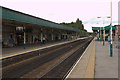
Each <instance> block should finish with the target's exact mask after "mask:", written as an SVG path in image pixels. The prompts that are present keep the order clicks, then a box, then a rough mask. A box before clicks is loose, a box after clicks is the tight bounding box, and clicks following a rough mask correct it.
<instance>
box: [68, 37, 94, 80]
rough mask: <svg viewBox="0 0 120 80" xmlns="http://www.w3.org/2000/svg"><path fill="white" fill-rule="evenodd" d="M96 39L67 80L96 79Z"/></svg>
mask: <svg viewBox="0 0 120 80" xmlns="http://www.w3.org/2000/svg"><path fill="white" fill-rule="evenodd" d="M95 45H96V42H95V39H94V40H93V41H92V42H91V43H90V44H89V46H88V47H87V48H86V50H85V51H84V53H83V55H82V56H81V57H80V59H79V60H78V61H77V63H76V64H75V66H74V67H73V68H72V70H71V71H70V73H69V74H68V76H67V77H66V79H70V78H94V64H95V47H96V46H95Z"/></svg>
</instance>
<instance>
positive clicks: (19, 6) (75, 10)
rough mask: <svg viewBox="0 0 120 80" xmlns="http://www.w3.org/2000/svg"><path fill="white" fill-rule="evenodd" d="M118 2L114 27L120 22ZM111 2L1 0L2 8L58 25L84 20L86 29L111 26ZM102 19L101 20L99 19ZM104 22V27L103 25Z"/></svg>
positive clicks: (113, 17) (113, 7) (113, 2)
mask: <svg viewBox="0 0 120 80" xmlns="http://www.w3.org/2000/svg"><path fill="white" fill-rule="evenodd" d="M118 1H119V0H112V21H113V25H117V22H118ZM110 2H111V0H1V1H0V3H1V6H4V7H7V8H10V9H13V10H17V11H20V12H23V13H27V14H30V15H33V16H36V17H40V18H43V19H46V20H50V21H53V22H56V23H61V22H66V23H70V22H75V21H76V19H77V18H79V19H80V20H82V22H83V24H84V28H85V29H86V30H87V31H88V32H92V27H98V26H106V25H109V24H110V18H107V17H108V16H110ZM97 17H101V18H99V19H98V18H97ZM103 20H104V22H105V23H104V25H103Z"/></svg>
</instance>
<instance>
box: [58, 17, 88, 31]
mask: <svg viewBox="0 0 120 80" xmlns="http://www.w3.org/2000/svg"><path fill="white" fill-rule="evenodd" d="M60 24H61V25H65V26H69V27H73V28H76V29H79V30H83V31H85V32H87V30H85V29H84V25H83V24H82V21H81V20H79V18H77V20H76V22H71V23H65V22H63V23H60Z"/></svg>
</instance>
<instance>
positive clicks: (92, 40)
mask: <svg viewBox="0 0 120 80" xmlns="http://www.w3.org/2000/svg"><path fill="white" fill-rule="evenodd" d="M93 41H94V39H93V40H92V42H91V43H90V44H89V45H88V47H87V48H86V49H85V51H84V53H83V54H82V56H81V57H80V59H79V60H78V61H77V62H76V64H75V65H74V66H73V68H72V69H71V71H70V72H69V74H68V75H67V76H66V78H65V80H66V79H67V78H68V77H69V75H70V74H71V72H72V71H73V70H74V68H75V67H76V65H77V64H78V62H79V61H80V60H81V59H82V57H83V56H84V54H85V53H86V51H87V50H88V48H89V47H90V45H91V44H92V43H93Z"/></svg>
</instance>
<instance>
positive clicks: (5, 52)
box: [0, 37, 86, 59]
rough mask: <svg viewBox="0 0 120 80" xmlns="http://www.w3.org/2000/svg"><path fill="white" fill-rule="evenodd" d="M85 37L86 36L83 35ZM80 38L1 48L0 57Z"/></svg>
mask: <svg viewBox="0 0 120 80" xmlns="http://www.w3.org/2000/svg"><path fill="white" fill-rule="evenodd" d="M84 38H86V37H84ZM79 39H82V38H77V39H72V40H63V41H57V42H49V43H45V44H42V45H41V44H34V45H26V49H24V47H23V46H17V47H12V48H2V56H0V59H4V58H7V57H12V56H16V55H20V54H25V53H28V52H32V51H36V50H40V49H44V48H49V47H52V46H57V45H61V44H65V43H69V42H73V41H76V40H79Z"/></svg>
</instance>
